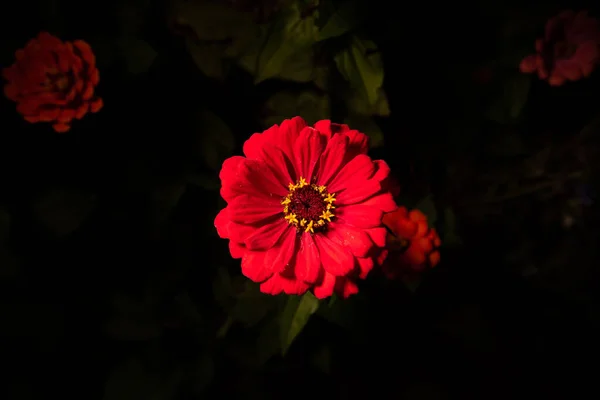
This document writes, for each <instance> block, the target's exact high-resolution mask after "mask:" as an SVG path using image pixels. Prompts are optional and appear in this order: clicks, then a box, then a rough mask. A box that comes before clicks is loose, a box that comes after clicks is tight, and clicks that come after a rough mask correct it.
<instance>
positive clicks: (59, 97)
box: [2, 32, 102, 133]
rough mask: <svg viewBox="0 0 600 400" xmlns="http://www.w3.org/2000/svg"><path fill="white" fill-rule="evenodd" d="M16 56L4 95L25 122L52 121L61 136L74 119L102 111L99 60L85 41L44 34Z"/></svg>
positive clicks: (5, 72)
mask: <svg viewBox="0 0 600 400" xmlns="http://www.w3.org/2000/svg"><path fill="white" fill-rule="evenodd" d="M15 57H16V61H15V63H14V64H13V65H11V66H10V67H8V68H5V69H4V70H3V71H2V76H3V77H4V79H6V80H7V83H6V85H5V87H4V94H5V95H6V97H8V98H9V99H10V100H12V101H15V102H16V103H17V111H18V112H19V113H20V114H22V115H23V117H24V118H25V120H26V121H28V122H32V123H35V122H50V123H51V124H52V127H53V128H54V130H55V131H56V132H61V133H62V132H67V131H68V130H69V129H70V128H71V126H70V124H71V121H72V120H73V119H81V118H83V116H84V115H85V114H87V113H88V111H90V112H97V111H99V110H100V109H101V108H102V100H101V99H100V98H98V97H95V96H94V90H95V88H96V85H98V81H99V79H100V77H99V74H98V69H97V68H96V58H95V56H94V53H93V52H92V49H91V48H90V46H89V45H88V44H87V43H85V42H84V41H81V40H76V41H74V42H63V41H61V40H60V39H58V38H57V37H55V36H52V35H51V34H49V33H47V32H42V33H40V34H39V35H38V36H37V37H36V38H34V39H32V40H30V41H29V42H28V43H27V45H26V46H25V48H23V49H20V50H17V52H16V54H15Z"/></svg>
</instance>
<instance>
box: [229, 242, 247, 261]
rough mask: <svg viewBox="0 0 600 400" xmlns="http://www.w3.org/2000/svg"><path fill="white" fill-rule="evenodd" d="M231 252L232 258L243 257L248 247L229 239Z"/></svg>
mask: <svg viewBox="0 0 600 400" xmlns="http://www.w3.org/2000/svg"><path fill="white" fill-rule="evenodd" d="M229 253H231V257H232V258H236V259H237V258H242V257H243V256H244V254H245V253H246V248H245V247H244V246H241V245H240V244H238V243H236V242H234V241H233V240H230V241H229Z"/></svg>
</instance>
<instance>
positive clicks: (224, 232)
mask: <svg viewBox="0 0 600 400" xmlns="http://www.w3.org/2000/svg"><path fill="white" fill-rule="evenodd" d="M230 223H231V219H230V218H229V209H228V208H227V207H225V208H224V209H222V210H221V211H219V213H218V214H217V216H216V218H215V228H217V234H218V235H219V237H220V238H221V239H229V224H230Z"/></svg>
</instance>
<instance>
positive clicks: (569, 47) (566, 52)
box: [554, 40, 577, 59]
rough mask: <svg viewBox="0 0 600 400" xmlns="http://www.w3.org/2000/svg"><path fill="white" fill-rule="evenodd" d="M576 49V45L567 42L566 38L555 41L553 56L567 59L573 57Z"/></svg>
mask: <svg viewBox="0 0 600 400" xmlns="http://www.w3.org/2000/svg"><path fill="white" fill-rule="evenodd" d="M576 51H577V46H575V45H573V44H571V43H569V42H567V41H566V40H561V41H558V42H556V44H555V45H554V58H555V59H568V58H571V57H573V55H574V54H575V52H576Z"/></svg>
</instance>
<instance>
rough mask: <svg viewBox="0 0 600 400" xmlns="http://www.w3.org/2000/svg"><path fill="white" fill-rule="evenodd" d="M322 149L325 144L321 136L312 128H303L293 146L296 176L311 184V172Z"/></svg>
mask: <svg viewBox="0 0 600 400" xmlns="http://www.w3.org/2000/svg"><path fill="white" fill-rule="evenodd" d="M324 149H325V142H324V140H323V137H322V136H321V134H320V133H319V132H318V131H316V130H315V129H313V128H310V127H306V128H304V130H302V132H300V136H299V137H298V139H297V140H296V145H295V146H294V156H295V158H294V159H295V166H296V176H297V177H303V178H305V179H306V181H307V182H312V178H313V172H314V171H315V168H316V166H317V163H318V162H319V158H320V157H321V154H322V153H323V150H324Z"/></svg>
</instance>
